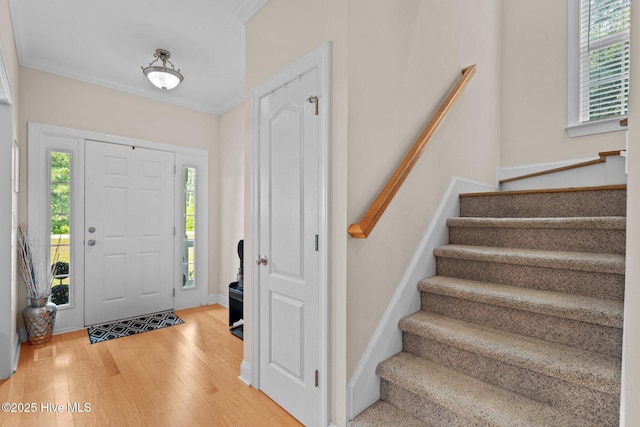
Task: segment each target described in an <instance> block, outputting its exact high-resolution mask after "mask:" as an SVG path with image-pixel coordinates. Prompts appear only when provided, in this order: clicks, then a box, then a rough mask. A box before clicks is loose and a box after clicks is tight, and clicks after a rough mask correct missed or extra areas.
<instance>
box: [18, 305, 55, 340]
mask: <svg viewBox="0 0 640 427" xmlns="http://www.w3.org/2000/svg"><path fill="white" fill-rule="evenodd" d="M29 303H30V304H31V305H29V306H27V307H26V308H25V309H24V310H22V317H23V318H24V326H25V328H26V329H27V336H28V338H29V344H33V345H37V344H44V343H46V342H49V341H51V338H52V337H53V325H54V323H55V321H56V313H57V312H58V307H56V305H55V304H53V303H52V302H49V298H48V297H47V298H29Z"/></svg>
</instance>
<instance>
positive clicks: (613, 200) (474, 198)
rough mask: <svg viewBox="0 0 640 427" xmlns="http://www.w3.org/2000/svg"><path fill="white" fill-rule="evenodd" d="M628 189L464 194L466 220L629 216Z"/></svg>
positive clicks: (563, 189)
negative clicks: (627, 209)
mask: <svg viewBox="0 0 640 427" xmlns="http://www.w3.org/2000/svg"><path fill="white" fill-rule="evenodd" d="M626 202H627V186H626V185H611V186H600V187H582V188H556V189H541V190H523V191H499V192H489V193H469V194H460V216H462V217H503V218H509V217H512V218H525V217H526V218H534V217H584V216H594V217H600V216H625V215H626Z"/></svg>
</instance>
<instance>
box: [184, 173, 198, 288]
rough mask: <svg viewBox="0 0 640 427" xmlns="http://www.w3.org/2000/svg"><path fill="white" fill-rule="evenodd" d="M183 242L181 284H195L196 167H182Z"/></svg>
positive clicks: (187, 286)
mask: <svg viewBox="0 0 640 427" xmlns="http://www.w3.org/2000/svg"><path fill="white" fill-rule="evenodd" d="M183 172H184V210H183V213H184V244H183V248H184V250H183V254H182V286H183V287H184V288H189V287H193V286H195V247H194V243H195V218H196V216H195V212H196V211H195V208H196V169H195V168H184V169H183Z"/></svg>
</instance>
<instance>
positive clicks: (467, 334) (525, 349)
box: [399, 311, 621, 393]
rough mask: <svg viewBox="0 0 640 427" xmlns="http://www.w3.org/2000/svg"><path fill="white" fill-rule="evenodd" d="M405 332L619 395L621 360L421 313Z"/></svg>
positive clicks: (405, 325) (404, 321)
mask: <svg viewBox="0 0 640 427" xmlns="http://www.w3.org/2000/svg"><path fill="white" fill-rule="evenodd" d="M399 327H400V329H401V330H402V331H403V332H406V333H410V334H414V335H418V336H422V337H425V338H428V339H432V340H435V341H438V342H442V343H446V344H448V345H452V346H455V347H457V348H461V349H464V350H467V351H470V352H473V353H478V354H482V355H484V356H487V357H491V358H494V359H497V360H500V361H502V362H504V363H509V364H512V365H516V366H520V367H522V368H525V369H528V370H531V371H534V372H538V373H541V374H543V375H547V376H550V377H555V378H559V379H562V380H565V381H569V382H572V383H575V384H579V385H581V386H584V387H589V388H592V389H595V390H598V391H602V392H606V393H619V390H620V363H621V362H620V359H619V358H616V357H613V356H607V355H603V354H598V353H593V352H589V351H586V350H581V349H578V348H573V347H568V346H565V345H562V344H556V343H550V342H547V341H542V340H539V339H536V338H529V337H525V336H522V335H518V334H513V333H509V332H504V331H500V330H497V329H492V328H488V327H483V326H478V325H474V324H471V323H468V322H464V321H462V320H458V319H453V318H450V317H446V316H441V315H439V314H433V313H427V312H424V311H419V312H417V313H414V314H412V315H410V316H407V317H405V318H404V319H402V320H401V321H400V323H399Z"/></svg>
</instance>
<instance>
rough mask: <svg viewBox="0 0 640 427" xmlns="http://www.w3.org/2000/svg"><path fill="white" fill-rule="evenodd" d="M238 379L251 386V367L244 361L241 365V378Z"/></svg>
mask: <svg viewBox="0 0 640 427" xmlns="http://www.w3.org/2000/svg"><path fill="white" fill-rule="evenodd" d="M238 378H239V379H240V381H242V382H243V383H245V384H246V385H248V386H250V385H251V365H249V364H248V363H247V362H246V361H244V360H243V361H242V364H241V365H240V376H239V377H238Z"/></svg>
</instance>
